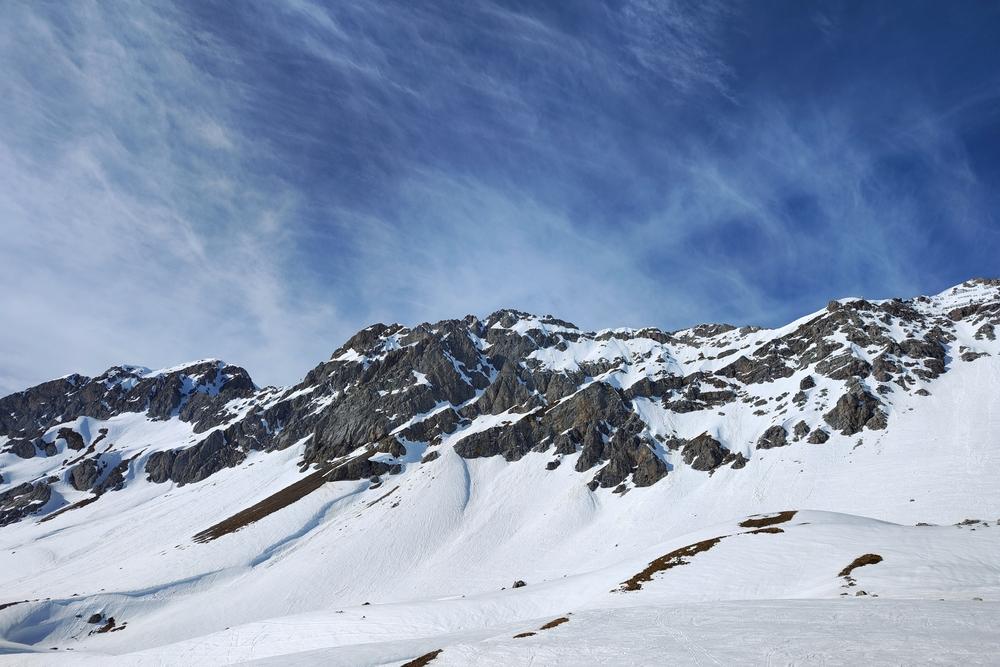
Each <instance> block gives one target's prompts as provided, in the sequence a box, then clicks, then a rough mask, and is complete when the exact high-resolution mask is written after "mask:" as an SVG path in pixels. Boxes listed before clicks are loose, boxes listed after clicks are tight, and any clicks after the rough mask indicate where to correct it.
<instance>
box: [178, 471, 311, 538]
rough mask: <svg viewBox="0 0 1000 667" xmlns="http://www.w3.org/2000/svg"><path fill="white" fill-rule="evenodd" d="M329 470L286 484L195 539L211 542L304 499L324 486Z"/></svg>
mask: <svg viewBox="0 0 1000 667" xmlns="http://www.w3.org/2000/svg"><path fill="white" fill-rule="evenodd" d="M329 472H330V471H329V469H321V470H317V471H316V472H313V473H311V474H309V475H307V476H306V477H303V478H302V479H300V480H299V481H297V482H295V483H294V484H290V485H289V486H286V487H285V488H283V489H282V490H281V491H278V492H277V493H275V494H272V495H270V496H268V497H267V498H265V499H264V500H262V501H260V502H259V503H256V504H255V505H251V506H250V507H248V508H246V509H245V510H241V511H239V512H237V513H236V514H234V515H232V516H231V517H229V518H228V519H224V520H222V521H220V522H219V523H217V524H215V525H214V526H211V527H210V528H206V529H205V530H203V531H201V532H199V533H196V534H195V536H194V541H195V542H211V541H212V540H216V539H218V538H220V537H222V536H223V535H228V534H229V533H235V532H236V531H237V530H239V529H241V528H244V527H246V526H248V525H250V524H251V523H254V522H255V521H260V520H261V519H263V518H264V517H266V516H268V515H270V514H273V513H275V512H277V511H278V510H280V509H283V508H285V507H288V506H289V505H291V504H292V503H294V502H296V501H298V500H302V499H303V498H305V497H306V496H307V495H309V494H310V493H312V492H313V491H315V490H316V489H318V488H320V487H321V486H323V483H324V482H325V481H326V474H327V473H329Z"/></svg>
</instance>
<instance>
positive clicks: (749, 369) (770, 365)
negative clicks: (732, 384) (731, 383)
mask: <svg viewBox="0 0 1000 667" xmlns="http://www.w3.org/2000/svg"><path fill="white" fill-rule="evenodd" d="M793 373H794V370H793V369H791V368H790V367H788V365H787V364H786V363H785V360H784V359H783V358H782V356H781V355H780V354H779V353H778V352H777V351H776V350H775V351H771V352H770V353H768V354H766V355H764V356H762V357H760V358H757V359H749V358H747V357H745V356H741V357H740V358H739V359H737V360H736V361H734V362H733V363H731V364H729V365H728V366H726V367H725V368H723V369H721V370H720V371H719V372H718V374H719V375H721V376H723V377H730V378H735V379H737V380H739V381H740V382H742V383H744V384H757V383H760V382H773V381H774V380H776V379H778V378H786V377H788V376H790V375H792V374H793Z"/></svg>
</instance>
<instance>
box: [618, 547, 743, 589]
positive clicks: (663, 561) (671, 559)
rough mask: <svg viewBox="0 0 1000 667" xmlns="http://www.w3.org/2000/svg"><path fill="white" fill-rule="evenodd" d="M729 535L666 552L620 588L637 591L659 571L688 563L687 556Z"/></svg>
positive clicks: (705, 548)
mask: <svg viewBox="0 0 1000 667" xmlns="http://www.w3.org/2000/svg"><path fill="white" fill-rule="evenodd" d="M727 537H729V536H728V535H721V536H719V537H713V538H712V539H709V540H702V541H701V542H695V543H694V544H689V545H687V546H686V547H681V548H680V549H675V550H674V551H671V552H670V553H668V554H664V555H663V556H660V557H659V558H657V559H656V560H654V561H653V562H652V563H650V564H649V565H648V566H647V567H646V569H645V570H643V571H642V572H639V573H638V574H636V575H635V576H633V577H632V578H631V579H629V580H628V581H623V582H622V585H621V588H619V589H618V590H620V591H623V592H624V591H637V590H639V589H641V588H642V585H643V584H644V583H646V582H647V581H652V580H653V575H654V574H656V573H657V572H663V571H664V570H669V569H670V568H672V567H677V566H678V565H687V564H688V561H686V560H684V559H685V558H691V557H692V556H694V555H696V554H700V553H702V552H703V551H708V550H709V549H711V548H712V547H714V546H715V545H716V544H718V543H719V542H721V541H722V540H723V539H725V538H727Z"/></svg>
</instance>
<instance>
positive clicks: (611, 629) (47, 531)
mask: <svg viewBox="0 0 1000 667" xmlns="http://www.w3.org/2000/svg"><path fill="white" fill-rule="evenodd" d="M505 313H506V314H505ZM543 319H545V318H537V317H534V316H525V315H513V314H512V313H511V312H510V311H503V312H501V313H500V314H499V315H497V316H496V317H492V316H491V317H489V318H487V319H486V320H481V319H479V318H467V319H465V320H445V321H442V322H439V323H433V324H424V325H417V326H415V327H402V326H400V325H373V326H371V327H368V328H366V329H364V330H362V331H360V332H358V333H357V334H356V335H355V336H353V337H352V338H351V339H350V340H349V341H347V342H346V343H345V344H344V345H342V346H340V347H339V348H338V349H337V350H335V351H334V352H333V354H332V355H331V356H330V358H329V359H328V360H327V361H324V362H322V363H320V364H319V365H317V367H316V368H314V369H313V370H312V371H310V372H309V373H308V374H307V375H306V377H305V378H303V380H302V381H301V382H299V383H298V384H296V385H293V386H290V387H263V388H262V387H257V386H256V385H255V384H254V383H253V381H252V379H251V378H250V377H249V374H247V373H246V371H245V370H243V369H242V368H240V367H238V366H231V365H228V364H226V363H225V362H222V361H219V360H200V361H199V362H197V363H195V364H192V365H188V364H181V365H179V366H175V367H171V368H167V369H161V370H159V371H150V370H148V369H144V368H139V367H133V366H129V367H115V368H113V369H110V370H109V371H107V372H105V373H103V374H101V375H99V376H97V377H95V378H86V379H85V378H84V377H83V376H68V377H67V378H61V379H57V380H55V381H52V382H50V383H43V384H41V385H38V386H37V387H36V388H34V389H32V390H29V391H27V392H21V393H19V394H14V395H12V396H8V397H5V398H4V399H0V408H2V409H0V429H2V431H3V434H2V435H0V475H2V478H3V479H2V481H0V523H2V524H4V525H2V526H0V590H3V595H2V596H0V654H4V653H12V654H17V658H16V659H17V660H18V661H19V662H28V663H29V664H30V663H32V662H34V659H30V660H29V656H34V657H35V658H37V661H38V662H48V661H52V660H56V659H57V656H64V658H65V659H67V660H69V661H70V662H86V661H88V660H89V661H93V662H94V663H95V664H107V663H109V662H111V663H114V662H115V661H116V660H120V661H121V662H122V663H124V664H163V663H164V662H166V663H174V662H178V661H181V660H186V659H190V658H192V657H193V658H195V659H200V660H202V661H209V662H213V663H229V662H237V661H240V660H250V659H259V658H260V659H263V658H269V657H271V658H273V659H274V660H276V661H278V662H281V660H292V661H295V660H298V659H301V660H302V661H303V662H315V663H317V664H345V665H359V664H370V665H375V664H400V663H402V662H405V661H408V660H411V659H415V658H418V657H420V656H422V655H425V654H429V653H432V652H434V651H437V650H439V649H443V653H440V654H436V655H437V657H435V658H434V660H435V663H434V664H438V663H440V664H442V665H447V664H468V663H469V662H476V663H480V662H481V663H483V664H510V663H512V662H513V663H518V662H524V661H527V660H528V659H530V655H528V654H530V653H531V651H532V650H534V649H533V648H532V647H539V650H544V651H547V652H544V653H540V654H538V655H541V656H545V658H544V659H542V660H541V661H542V662H551V663H553V664H586V663H587V662H588V661H589V662H595V659H594V656H595V655H609V654H607V653H606V651H612V653H613V654H614V655H631V656H633V657H634V658H635V661H637V662H639V663H643V662H646V663H650V662H652V663H655V662H657V661H658V658H657V656H661V655H669V656H673V657H677V658H678V659H679V660H682V661H683V660H684V659H685V655H684V654H683V652H684V651H694V652H697V655H702V656H703V655H707V654H712V653H714V654H716V655H722V653H724V652H725V651H723V649H721V648H716V647H714V646H707V647H706V646H695V645H693V644H692V643H691V642H690V641H688V640H683V638H681V639H682V640H678V635H677V633H678V632H680V630H679V629H678V628H679V626H677V625H676V623H677V621H676V619H677V618H678V614H683V613H687V612H683V611H682V610H689V611H690V613H692V614H694V615H695V616H696V617H697V618H706V616H705V614H706V613H708V611H707V610H706V609H702V610H701V611H699V610H698V608H696V607H691V606H690V605H692V604H696V603H702V602H709V601H711V602H713V603H717V604H719V605H720V606H718V607H717V609H718V610H719V613H722V614H730V615H729V616H725V618H727V619H728V620H727V621H726V624H729V625H732V627H737V628H742V630H741V632H747V633H750V634H752V635H753V636H755V637H760V638H762V639H761V640H760V646H759V649H760V651H761V653H759V654H754V655H755V656H756V658H755V659H756V660H760V661H763V660H765V659H766V657H767V655H770V654H771V653H770V652H769V651H773V650H774V646H773V645H772V644H771V643H769V640H766V639H764V638H766V637H772V636H773V637H775V640H774V641H778V640H779V639H780V638H781V637H783V636H784V635H782V632H786V634H787V630H786V631H783V630H781V627H779V626H776V625H775V624H774V623H777V621H774V622H772V621H770V620H768V619H771V618H772V616H773V618H775V619H777V618H781V619H789V618H796V617H798V616H799V615H802V618H803V619H804V620H803V622H806V620H805V619H810V620H808V623H810V624H813V625H811V626H810V627H813V628H818V629H822V628H823V627H824V624H825V623H828V619H829V614H831V613H832V614H836V615H837V616H838V618H844V619H852V620H850V621H849V624H853V625H851V627H863V626H865V625H866V624H871V623H877V624H881V626H883V627H884V628H885V633H887V634H885V635H884V636H885V637H888V639H887V641H890V642H902V641H903V638H906V641H905V642H904V643H905V644H906V645H907V646H909V647H911V648H910V649H908V650H911V651H913V653H912V655H911V657H913V658H916V657H917V656H919V655H925V654H926V653H925V652H926V651H933V650H937V648H939V647H941V646H944V645H947V646H949V647H952V648H951V649H949V650H955V651H960V652H961V651H962V650H964V649H962V648H961V647H962V646H966V645H968V646H972V645H974V646H978V647H984V648H981V650H980V649H977V650H979V652H978V653H977V652H975V651H973V652H972V653H970V654H969V655H970V656H971V657H970V659H972V661H975V659H982V658H983V657H984V656H988V655H990V652H989V651H990V649H989V647H990V646H992V645H993V644H991V643H990V642H993V643H995V641H994V640H995V636H994V635H995V633H994V635H991V634H990V633H991V632H993V630H992V625H991V624H990V619H991V618H992V617H991V615H990V614H991V610H993V609H994V607H996V605H998V604H1000V597H998V596H1000V588H998V586H997V581H1000V579H998V576H1000V571H998V569H997V568H998V564H997V562H996V557H995V554H996V553H997V551H998V550H1000V543H998V542H997V540H998V539H1000V532H998V531H1000V528H997V527H996V526H997V523H996V522H997V520H1000V490H998V487H997V485H996V483H995V474H994V472H995V470H996V468H997V466H998V465H1000V448H997V447H996V445H995V443H996V442H998V440H997V438H998V437H1000V411H998V410H996V408H995V400H994V398H993V397H994V396H995V388H996V387H997V386H1000V344H998V342H997V340H996V332H995V327H996V325H997V324H1000V281H969V282H966V283H963V284H962V285H958V286H956V287H954V288H951V289H949V290H945V291H944V292H942V293H941V294H938V295H934V296H930V297H916V298H914V299H907V300H892V299H889V300H882V301H867V300H864V299H839V300H835V301H832V302H830V303H829V304H828V305H827V307H826V308H824V309H822V310H820V311H817V312H815V313H811V314H809V315H806V316H804V317H802V318H799V319H797V320H795V321H793V322H791V323H789V324H788V325H786V326H784V327H780V328H777V329H758V328H735V327H731V326H728V325H725V326H697V327H692V328H689V329H683V330H679V331H677V332H661V331H658V330H655V329H638V330H636V329H620V330H604V331H600V332H585V331H581V330H579V329H576V328H573V327H569V326H567V325H568V324H569V323H568V322H564V321H558V322H557V321H556V320H555V318H552V319H551V320H549V321H548V322H545V321H542V320H543ZM12 436H13V437H12ZM876 556H877V557H878V558H881V559H882V560H877V558H876ZM859 559H860V560H859ZM856 562H863V563H869V564H868V565H865V566H863V567H860V568H858V569H854V570H851V569H850V568H851V566H852V564H854V563H856ZM845 571H847V572H848V575H843V574H842V573H843V572H845ZM515 581H516V582H522V581H523V582H526V583H527V586H526V587H525V586H520V584H519V585H518V587H517V588H513V587H512V582H515ZM632 581H635V582H637V583H641V586H631V587H630V586H627V585H626V584H628V582H632ZM862 593H863V594H864V595H862V596H861V597H859V595H861V594H862ZM803 598H808V600H804V599H803ZM868 598H877V599H875V600H874V601H873V603H872V604H867V601H868ZM942 598H944V599H946V600H947V602H945V603H941V604H942V605H945V606H943V607H940V608H934V607H933V605H934V604H937V601H938V600H939V599H942ZM849 599H850V601H849ZM980 599H982V600H984V601H980ZM862 600H864V601H865V603H864V604H862V602H861V601H862ZM768 601H769V602H768ZM367 603H370V604H367ZM806 603H808V604H806ZM727 605H729V606H727ZM830 605H837V606H836V607H831V606H830ZM880 605H881V606H880ZM975 605H985V607H983V608H977V607H975ZM727 610H730V611H727ZM737 610H741V611H737ZM752 610H756V612H754V611H752ZM880 610H881V611H880ZM911 612H912V613H919V614H921V618H922V619H924V621H926V622H927V623H930V622H931V621H930V620H928V619H934V620H933V623H934V624H937V625H936V626H935V627H939V628H945V627H948V628H951V630H948V631H947V633H946V632H945V630H943V629H941V630H935V631H933V632H931V633H930V634H928V635H927V636H926V637H922V638H919V639H917V640H913V639H912V637H911V635H912V632H911V631H912V627H911V626H910V625H906V627H902V626H900V621H899V619H900V618H902V617H903V616H905V615H906V614H908V613H911ZM747 614H750V615H751V616H754V617H755V618H757V620H755V621H753V622H750V621H748V620H746V619H745V618H743V617H744V616H746V615H747ZM955 614H958V616H955ZM994 615H995V614H994ZM642 617H647V618H648V619H649V623H650V626H649V631H648V632H645V631H644V632H639V633H638V634H637V629H636V628H635V627H633V624H634V623H635V621H636V619H637V618H642ZM959 617H961V618H963V619H964V618H968V619H972V621H971V622H972V623H973V625H972V626H964V625H961V624H959V625H960V626H961V627H960V628H959V626H955V625H954V623H952V621H951V620H948V619H952V620H954V618H959ZM92 618H97V619H98V620H97V621H96V622H94V623H93V624H91V623H88V620H89V619H92ZM563 618H566V619H569V620H568V621H560V624H559V625H558V627H556V626H550V625H549V624H550V623H552V622H554V621H555V620H558V619H563ZM663 619H673V620H670V621H669V622H667V621H664V620H663ZM741 619H742V620H741ZM824 619H827V620H826V621H824ZM924 621H921V622H924ZM844 622H845V623H848V621H847V620H845V621H844ZM904 625H905V624H904ZM911 625H912V624H911ZM544 626H549V627H547V628H544ZM796 627H798V626H796ZM956 628H958V629H956ZM962 628H964V629H962ZM818 629H814V630H813V632H818V631H819V630H818ZM609 633H611V634H612V635H615V636H618V637H620V638H622V639H619V640H614V641H612V640H610V639H608V635H609ZM691 634H692V635H693V636H699V637H700V636H702V635H701V634H699V633H698V632H696V631H694V630H691ZM880 636H881V635H880ZM597 637H601V638H603V639H600V640H597V639H596V638H597ZM824 637H825V639H824V640H823V641H824V642H826V643H824V644H823V645H824V646H827V647H828V648H825V649H823V650H824V651H827V650H828V651H829V652H828V653H824V655H828V656H836V655H860V654H859V653H857V651H858V650H859V649H857V648H856V647H854V648H852V647H851V646H847V645H846V644H844V645H837V646H834V645H833V644H830V642H834V643H836V641H842V642H848V643H849V642H850V641H854V640H855V639H856V638H850V637H847V638H840V639H837V638H833V637H832V636H830V635H829V632H828V633H827V635H824ZM625 638H631V639H627V640H626V639H625ZM879 641H881V640H879ZM914 641H916V643H913V642H914ZM600 642H603V644H600ZM872 642H873V643H872V644H871V645H870V650H872V651H876V652H878V651H884V648H879V645H878V643H877V642H875V640H872ZM969 642H972V643H971V644H970V643H969ZM599 644H600V645H599ZM755 645H756V644H755ZM794 645H795V646H799V645H798V644H794ZM815 646H816V645H814V644H809V645H805V644H803V645H802V650H803V651H805V652H804V653H801V654H799V657H800V658H802V659H805V657H804V656H808V655H813V654H812V653H809V651H811V650H812V648H814V647H815ZM543 647H548V648H543ZM678 647H680V648H678ZM811 647H812V648H811ZM53 649H56V650H55V651H53ZM70 649H72V650H73V651H74V653H69V651H70ZM747 650H749V649H747ZM755 650H756V649H755ZM602 651H604V652H605V653H602ZM677 651H681V652H682V653H681V654H678V653H677ZM720 651H721V653H720ZM844 651H846V653H843V652H844ZM50 652H51V653H50ZM526 652H527V653H526ZM706 652H707V653H706ZM878 654H879V655H885V654H884V653H878ZM691 655H694V653H692V654H690V655H687V659H690V657H691ZM726 655H729V654H728V653H727V654H726ZM747 655H749V654H746V655H744V658H746V656H747ZM963 655H964V654H963ZM730 657H732V658H733V659H738V658H739V656H737V655H736V654H732V655H730ZM889 661H890V662H891V661H892V660H889ZM896 661H897V662H898V661H899V659H898V657H897V659H896ZM596 662H601V661H600V660H596ZM605 662H609V660H605ZM610 662H614V660H610ZM986 662H988V660H986Z"/></svg>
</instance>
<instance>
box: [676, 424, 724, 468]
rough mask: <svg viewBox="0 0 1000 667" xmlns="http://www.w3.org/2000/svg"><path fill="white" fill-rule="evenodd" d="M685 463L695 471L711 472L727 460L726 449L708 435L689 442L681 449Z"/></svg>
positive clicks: (704, 434) (705, 434) (703, 434)
mask: <svg viewBox="0 0 1000 667" xmlns="http://www.w3.org/2000/svg"><path fill="white" fill-rule="evenodd" d="M681 454H682V456H683V457H684V463H686V464H688V465H689V466H691V467H692V468H694V469H695V470H701V471H703V472H704V471H709V470H713V469H714V468H717V467H719V465H721V464H722V460H723V459H724V458H726V449H725V448H724V447H723V446H722V443H720V442H719V441H718V440H716V439H715V438H713V437H712V436H710V435H709V434H708V433H702V434H701V435H699V436H697V437H695V438H692V439H691V440H688V441H687V443H686V444H684V446H683V447H682V449H681Z"/></svg>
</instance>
